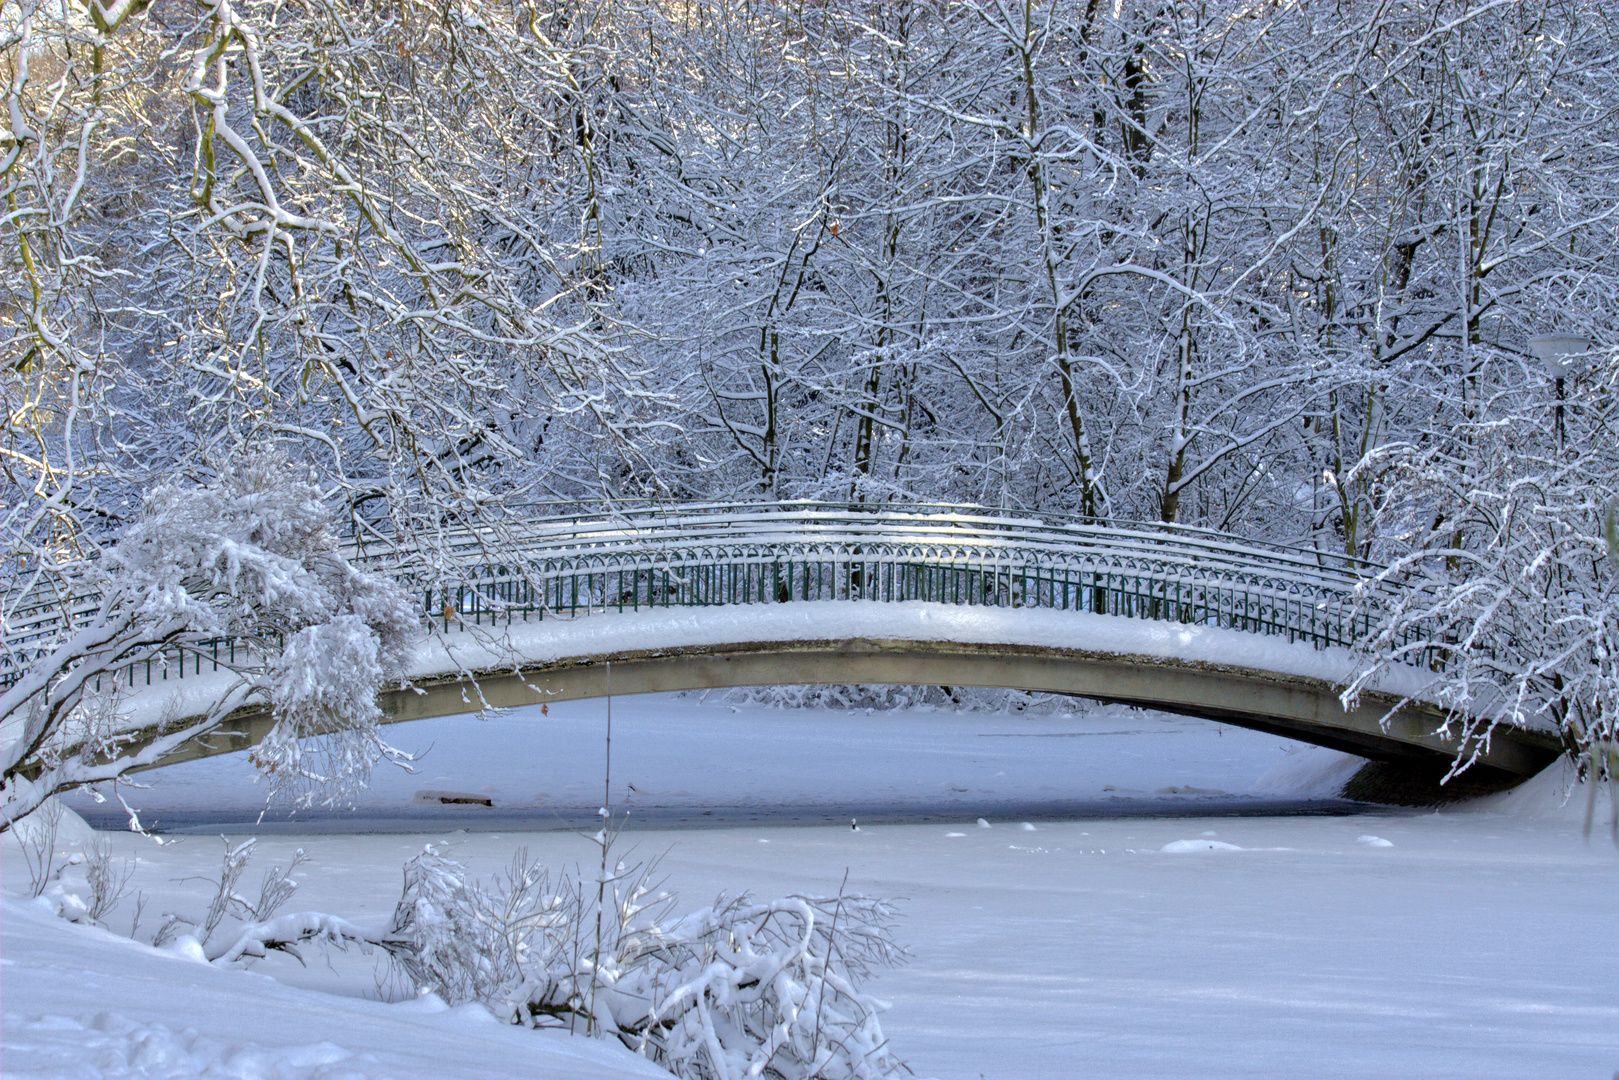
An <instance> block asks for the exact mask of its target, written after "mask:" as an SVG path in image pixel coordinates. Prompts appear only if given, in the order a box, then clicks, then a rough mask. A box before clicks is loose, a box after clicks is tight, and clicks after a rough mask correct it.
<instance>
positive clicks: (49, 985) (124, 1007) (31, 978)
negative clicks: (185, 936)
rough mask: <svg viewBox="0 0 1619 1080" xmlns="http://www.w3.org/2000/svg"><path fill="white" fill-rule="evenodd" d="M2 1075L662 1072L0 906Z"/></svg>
mask: <svg viewBox="0 0 1619 1080" xmlns="http://www.w3.org/2000/svg"><path fill="white" fill-rule="evenodd" d="M0 905H3V906H0V917H3V923H0V925H3V926H4V934H5V946H4V953H5V963H6V974H5V990H6V993H5V1010H4V1016H3V1026H4V1031H5V1065H6V1075H7V1076H8V1077H10V1078H12V1080H30V1078H36V1077H37V1078H40V1080H43V1078H45V1077H65V1076H72V1077H75V1078H82V1080H96V1078H100V1077H124V1076H162V1077H167V1078H176V1080H177V1078H182V1077H216V1076H217V1077H267V1078H268V1077H274V1078H275V1080H370V1078H372V1077H376V1078H379V1080H380V1078H382V1077H389V1078H398V1077H433V1078H435V1080H461V1078H465V1080H485V1078H487V1077H491V1076H544V1077H546V1078H548V1080H553V1078H554V1080H620V1078H628V1077H659V1076H661V1077H665V1078H667V1077H668V1075H669V1074H668V1073H666V1072H664V1071H663V1070H662V1069H659V1068H657V1067H655V1066H653V1065H652V1064H651V1063H650V1062H647V1061H644V1060H642V1059H641V1058H639V1057H636V1056H635V1055H633V1054H631V1053H630V1052H629V1051H627V1050H625V1049H623V1048H621V1047H618V1046H615V1045H613V1044H610V1043H606V1042H601V1041H598V1040H595V1039H587V1038H582V1037H569V1036H567V1035H561V1036H552V1035H549V1034H547V1033H540V1032H533V1031H529V1030H526V1029H523V1028H516V1027H508V1026H506V1025H504V1024H500V1023H498V1022H496V1021H495V1019H494V1018H493V1017H492V1016H490V1015H489V1013H488V1012H487V1011H486V1010H484V1009H483V1008H482V1007H481V1006H475V1007H462V1008H456V1009H449V1008H445V1007H444V1005H443V1003H442V1002H438V1001H436V1000H425V1001H423V1000H418V1001H412V1002H408V1003H405V1004H399V1005H386V1004H382V1003H381V1002H376V1001H364V1000H359V999H355V998H347V997H336V996H333V995H328V994H322V993H318V992H315V991H310V990H301V989H297V988H294V987H290V986H285V985H283V984H281V983H278V982H276V981H274V980H272V979H269V978H266V977H265V976H263V975H258V974H254V973H251V972H243V971H227V970H220V969H217V968H214V967H210V966H209V965H207V964H202V963H197V962H195V961H194V960H187V959H184V958H181V957H178V956H176V955H174V954H172V953H168V952H161V951H159V950H157V949H152V948H150V947H148V946H145V945H141V944H138V943H136V942H133V941H130V940H129V939H127V938H122V937H118V936H116V935H114V934H111V933H108V932H106V931H104V930H99V929H96V928H94V927H84V926H75V925H71V924H68V923H65V922H63V921H62V920H60V919H58V918H56V917H55V916H53V915H52V914H51V913H50V909H49V905H48V904H40V903H38V902H26V901H21V900H17V899H13V898H11V897H6V898H4V899H3V900H0Z"/></svg>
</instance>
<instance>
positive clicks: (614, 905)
mask: <svg viewBox="0 0 1619 1080" xmlns="http://www.w3.org/2000/svg"><path fill="white" fill-rule="evenodd" d="M600 884H601V886H602V887H601V888H600V889H597V888H596V887H595V885H596V883H591V887H590V888H586V887H585V883H584V882H582V881H580V880H577V879H572V878H569V877H567V876H566V875H563V876H561V877H559V878H557V879H555V880H553V878H552V877H551V875H550V874H549V873H548V872H547V871H546V870H545V869H544V868H542V867H539V866H537V865H535V864H532V863H530V862H529V861H528V859H527V857H526V855H524V854H521V853H520V854H519V855H518V856H517V857H516V858H515V859H514V860H513V862H512V865H511V867H510V868H509V869H508V870H507V871H506V872H505V873H504V874H503V875H500V876H497V877H496V878H495V879H494V881H492V882H490V883H488V884H485V883H483V882H480V881H474V880H469V879H468V877H467V875H466V871H465V869H464V868H463V867H461V866H460V865H459V864H457V863H455V862H452V861H450V860H449V859H446V858H444V857H443V856H442V855H440V854H438V853H437V852H436V851H434V849H432V848H429V849H428V850H427V851H426V852H424V853H423V854H422V855H419V856H417V857H416V858H415V859H413V860H412V861H411V862H410V863H409V864H408V865H407V866H406V868H405V888H404V895H403V897H402V898H401V900H400V903H399V906H398V909H397V911H396V913H395V917H394V924H393V926H392V927H391V929H390V931H389V932H388V934H387V937H388V938H389V939H390V940H392V941H394V942H398V943H401V947H396V950H395V952H394V955H395V958H396V960H397V961H398V962H399V963H400V964H401V965H402V966H403V967H404V969H405V972H406V974H407V975H408V977H409V978H410V979H411V980H412V981H413V982H414V984H415V985H416V986H417V988H418V989H420V990H431V991H433V992H435V993H437V994H438V995H439V996H441V997H443V998H444V999H445V1000H446V1001H450V1002H452V1003H454V1002H461V1001H481V1002H483V1003H484V1004H486V1005H488V1006H489V1007H490V1008H491V1009H492V1010H493V1011H494V1012H495V1013H496V1015H497V1016H500V1017H501V1018H503V1019H505V1020H508V1021H510V1022H512V1023H520V1024H526V1025H530V1026H535V1027H541V1026H552V1027H567V1028H570V1029H572V1030H576V1031H586V1032H591V1033H595V1034H599V1035H603V1036H611V1037H615V1038H617V1039H618V1040H620V1041H621V1042H622V1043H623V1044H624V1045H625V1046H627V1047H630V1048H631V1049H634V1050H636V1051H638V1052H640V1053H642V1054H645V1055H646V1056H647V1057H648V1058H650V1059H652V1060H653V1061H656V1062H657V1063H659V1064H660V1065H662V1066H664V1067H665V1068H667V1069H669V1070H670V1071H672V1072H674V1073H675V1074H676V1075H677V1076H680V1077H685V1078H688V1080H732V1078H737V1080H740V1078H741V1077H753V1076H765V1077H774V1078H779V1080H810V1078H812V1077H814V1078H824V1080H867V1078H874V1077H887V1076H893V1075H896V1074H898V1073H899V1072H901V1071H902V1070H903V1069H904V1065H903V1064H902V1063H901V1062H900V1061H898V1060H897V1059H896V1058H895V1057H894V1056H893V1055H892V1054H891V1053H890V1052H889V1050H888V1045H887V1041H886V1040H885V1039H884V1037H883V1032H882V1026H881V1024H880V1023H879V1022H878V1014H879V1013H881V1012H882V1011H884V1010H885V1009H886V1008H887V1006H886V1005H885V1004H884V1003H883V1002H881V1001H879V1000H878V999H877V998H875V997H873V996H872V995H870V994H869V993H866V992H865V991H864V990H862V989H861V988H860V983H861V981H862V980H863V979H865V978H866V977H867V976H868V975H869V974H870V972H871V970H872V969H873V968H874V967H876V966H881V965H889V964H893V963H895V962H896V961H898V960H899V958H900V956H901V955H902V954H901V952H900V950H899V948H898V947H897V946H896V945H895V944H894V941H893V938H892V935H891V929H890V924H891V922H892V918H893V911H892V909H891V908H890V907H889V905H888V904H886V903H885V902H883V901H881V900H875V899H871V898H869V897H862V896H846V895H839V896H835V897H806V896H791V897H787V898H785V899H781V900H771V901H756V900H752V899H750V898H748V897H746V896H738V897H727V896H721V897H720V898H719V899H718V900H717V901H716V902H715V903H714V905H713V906H711V907H708V908H704V909H702V910H701V911H696V912H693V913H691V914H689V915H686V916H684V917H680V918H675V917H672V916H671V915H670V914H669V909H670V907H671V906H672V904H673V898H672V897H671V896H670V895H669V894H668V893H666V892H663V891H662V890H661V889H659V888H658V886H657V884H656V883H655V882H654V881H653V880H652V878H651V867H647V866H631V867H626V866H625V865H624V864H622V863H620V864H617V865H616V867H615V868H613V869H612V870H611V871H610V872H609V873H608V875H607V879H606V880H605V881H603V882H601V883H600ZM598 897H599V899H598Z"/></svg>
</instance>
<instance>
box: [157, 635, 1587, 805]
mask: <svg viewBox="0 0 1619 1080" xmlns="http://www.w3.org/2000/svg"><path fill="white" fill-rule="evenodd" d="M609 660H610V661H611V664H610V671H609V663H608V661H609ZM804 683H866V684H900V685H904V684H909V685H942V686H979V687H1001V688H1010V689H1020V690H1029V691H1043V692H1051V693H1060V694H1074V695H1077V696H1080V697H1085V698H1091V699H1094V700H1098V701H1108V702H1119V703H1123V704H1127V705H1139V706H1145V707H1148V708H1154V709H1162V710H1164V711H1166V712H1173V713H1182V714H1186V715H1191V716H1200V717H1205V718H1208V719H1211V720H1218V721H1220V722H1222V723H1227V724H1233V725H1236V726H1239V727H1245V728H1252V729H1255V730H1258V731H1265V732H1270V733H1272V734H1276V735H1282V736H1286V737H1288V738H1293V739H1299V740H1301V741H1304V742H1310V743H1315V744H1317V745H1320V746H1327V747H1331V748H1333V749H1336V750H1343V751H1347V752H1349V753H1352V754H1358V755H1360V756H1362V757H1367V758H1371V759H1373V760H1375V761H1381V762H1387V763H1390V764H1393V765H1406V764H1408V765H1415V766H1420V767H1425V768H1432V767H1434V766H1437V765H1440V764H1442V763H1444V762H1448V761H1450V760H1452V759H1454V758H1455V756H1456V751H1457V746H1456V744H1455V742H1454V741H1450V740H1446V739H1442V738H1440V737H1439V736H1437V735H1435V734H1434V729H1435V728H1436V726H1437V725H1438V723H1439V722H1440V720H1441V717H1440V715H1439V713H1438V712H1437V711H1435V710H1432V709H1427V708H1412V707H1408V708H1406V709H1404V710H1401V711H1400V712H1398V713H1396V714H1394V715H1393V716H1388V715H1387V714H1388V710H1389V709H1390V708H1391V707H1392V705H1393V704H1394V701H1393V700H1391V699H1384V698H1379V697H1376V696H1375V695H1367V696H1366V697H1365V698H1364V699H1363V700H1362V702H1361V704H1360V705H1359V706H1358V707H1357V708H1355V709H1353V710H1348V711H1346V710H1345V709H1344V708H1343V706H1342V704H1341V703H1340V701H1339V698H1338V691H1337V689H1336V688H1335V687H1334V686H1332V685H1331V684H1330V683H1327V682H1325V681H1322V680H1317V679H1310V678H1305V677H1301V676H1290V675H1277V674H1274V673H1267V672H1259V671H1254V670H1250V669H1244V668H1236V667H1228V666H1222V665H1216V664H1208V663H1202V662H1198V661H1188V660H1166V659H1164V658H1161V657H1139V656H1123V655H1118V654H1110V653H1099V652H1089V651H1085V650H1078V649H1059V648H1049V647H1039V646H1029V645H1012V644H1006V645H995V644H960V643H951V642H939V641H908V640H877V639H860V638H856V639H849V640H835V641H756V642H746V643H739V644H729V645H703V646H690V647H684V648H669V649H657V650H644V651H639V652H628V653H617V654H615V655H613V656H611V657H607V656H580V657H572V658H568V659H564V660H558V661H553V662H549V663H543V664H535V665H530V666H524V667H521V668H520V669H519V670H517V671H515V672H514V671H513V670H512V669H510V668H507V669H505V670H496V671H485V672H479V673H477V679H476V686H474V685H473V684H472V681H471V680H469V679H467V678H455V677H451V678H445V679H441V680H437V681H432V680H429V681H418V682H417V684H416V687H417V688H416V690H394V691H389V692H387V693H385V694H384V695H383V696H382V698H381V700H380V704H381V706H382V708H383V711H384V713H385V715H386V718H387V721H388V722H390V723H394V722H401V721H407V720H420V719H426V718H428V717H435V716H447V715H452V714H457V713H469V712H477V711H480V710H481V709H483V708H518V707H522V706H530V705H536V704H539V703H541V702H547V701H570V700H577V699H581V698H598V697H604V696H606V695H607V694H608V693H609V692H611V693H612V694H615V695H625V694H645V693H655V692H667V691H675V690H704V689H718V688H724V687H736V686H776V685H792V684H804ZM270 726H271V720H270V718H269V717H268V716H267V715H265V714H264V713H262V712H244V713H243V714H240V715H238V716H235V717H232V718H231V719H230V720H229V721H227V723H226V726H225V728H224V729H223V731H222V732H221V734H219V735H216V736H212V737H210V739H209V740H208V741H207V742H206V743H198V744H193V745H192V746H188V747H186V748H185V749H182V750H181V751H179V752H177V753H176V754H175V755H173V756H171V757H170V758H169V759H168V760H167V761H165V762H164V764H171V763H174V762H177V761H181V760H186V759H189V758H195V757H204V756H209V755H211V754H217V753H228V752H230V751H232V750H239V749H242V748H243V747H244V746H247V745H251V744H252V743H256V742H258V741H259V740H260V739H262V738H263V737H264V736H265V735H266V734H267V733H268V731H269V729H270ZM1556 753H1557V747H1556V746H1555V744H1554V743H1552V742H1551V741H1550V739H1549V738H1548V737H1545V736H1539V735H1536V734H1535V733H1531V732H1522V731H1518V730H1516V729H1512V730H1506V729H1501V730H1498V731H1497V732H1496V733H1495V735H1494V737H1493V738H1492V740H1491V743H1490V745H1489V747H1488V748H1486V749H1484V750H1483V751H1482V752H1481V753H1480V754H1479V756H1478V764H1477V765H1476V766H1475V768H1478V767H1480V766H1482V767H1483V768H1484V769H1485V770H1495V771H1497V772H1499V773H1500V774H1502V775H1501V778H1502V779H1503V780H1507V779H1509V778H1510V777H1512V776H1517V777H1527V776H1531V775H1533V774H1534V773H1536V772H1538V771H1539V770H1540V769H1542V768H1544V767H1545V766H1546V765H1547V764H1549V763H1550V762H1551V760H1552V759H1553V758H1554V757H1555V756H1556Z"/></svg>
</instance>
